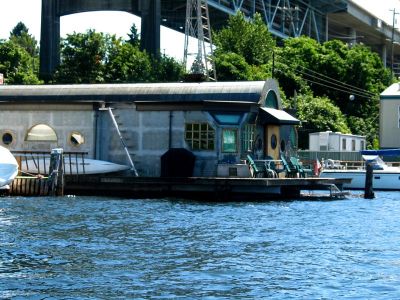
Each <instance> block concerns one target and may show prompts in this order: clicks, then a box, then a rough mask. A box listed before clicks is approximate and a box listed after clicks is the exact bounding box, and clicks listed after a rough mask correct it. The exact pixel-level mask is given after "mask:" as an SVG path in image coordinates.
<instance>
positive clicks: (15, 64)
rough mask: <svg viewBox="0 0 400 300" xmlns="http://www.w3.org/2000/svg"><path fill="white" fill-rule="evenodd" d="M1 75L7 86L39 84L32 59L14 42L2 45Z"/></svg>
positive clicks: (0, 46) (0, 54)
mask: <svg viewBox="0 0 400 300" xmlns="http://www.w3.org/2000/svg"><path fill="white" fill-rule="evenodd" d="M0 73H2V74H3V75H4V77H5V82H6V84H39V83H40V81H39V79H38V77H37V75H36V74H35V72H34V71H33V68H32V57H31V56H30V55H29V53H28V52H27V51H26V50H25V49H24V48H22V47H20V46H19V45H17V44H15V43H14V42H11V41H7V42H3V43H0Z"/></svg>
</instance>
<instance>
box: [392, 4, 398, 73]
mask: <svg viewBox="0 0 400 300" xmlns="http://www.w3.org/2000/svg"><path fill="white" fill-rule="evenodd" d="M390 11H392V12H393V23H392V38H391V49H390V74H391V75H392V77H393V67H394V29H395V25H396V15H398V14H399V13H397V12H396V9H395V8H393V9H391V10H390Z"/></svg>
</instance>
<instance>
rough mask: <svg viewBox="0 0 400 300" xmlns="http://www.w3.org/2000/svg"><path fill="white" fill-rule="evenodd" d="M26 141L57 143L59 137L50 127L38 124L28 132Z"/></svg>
mask: <svg viewBox="0 0 400 300" xmlns="http://www.w3.org/2000/svg"><path fill="white" fill-rule="evenodd" d="M25 140H26V141H34V142H57V135H56V132H55V131H54V130H53V128H51V127H50V126H48V125H46V124H38V125H35V126H33V127H32V128H31V129H30V130H29V131H28V133H27V135H26V138H25Z"/></svg>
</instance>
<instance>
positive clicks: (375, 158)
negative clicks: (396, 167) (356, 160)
mask: <svg viewBox="0 0 400 300" xmlns="http://www.w3.org/2000/svg"><path fill="white" fill-rule="evenodd" d="M362 158H363V159H364V160H365V161H366V162H368V163H370V164H372V168H373V169H374V170H383V169H384V168H385V167H387V165H386V164H385V162H384V161H383V160H382V159H381V158H380V157H379V155H362Z"/></svg>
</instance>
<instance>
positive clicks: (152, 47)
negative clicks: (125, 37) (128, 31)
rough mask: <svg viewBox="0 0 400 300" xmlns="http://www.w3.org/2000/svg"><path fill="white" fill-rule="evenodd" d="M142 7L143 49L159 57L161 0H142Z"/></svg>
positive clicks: (141, 42)
mask: <svg viewBox="0 0 400 300" xmlns="http://www.w3.org/2000/svg"><path fill="white" fill-rule="evenodd" d="M140 9H141V16H142V24H141V27H142V28H141V40H140V46H141V49H142V50H146V51H147V53H149V54H151V55H153V56H155V57H158V56H159V55H160V24H161V1H160V0H150V1H149V0H140Z"/></svg>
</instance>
